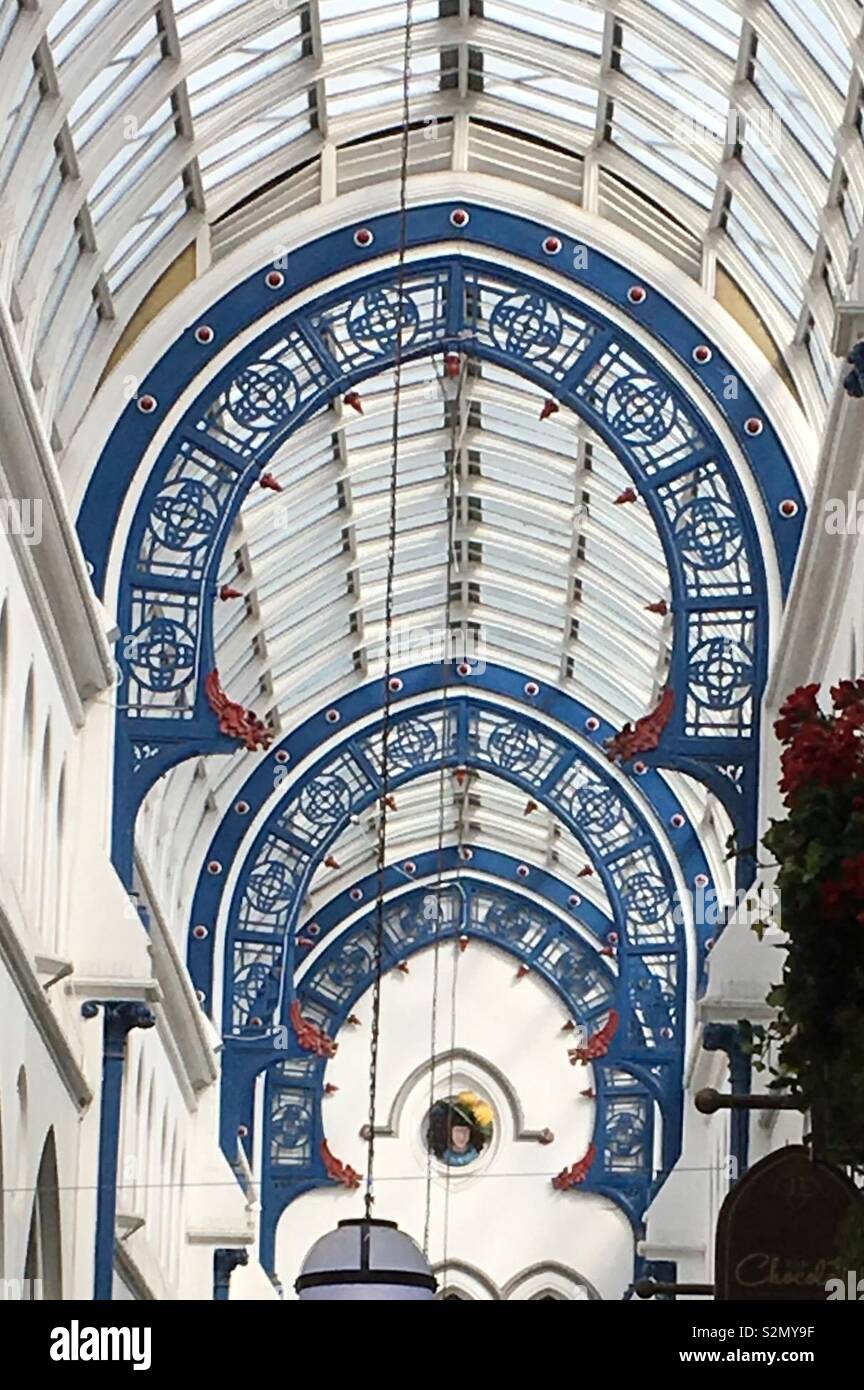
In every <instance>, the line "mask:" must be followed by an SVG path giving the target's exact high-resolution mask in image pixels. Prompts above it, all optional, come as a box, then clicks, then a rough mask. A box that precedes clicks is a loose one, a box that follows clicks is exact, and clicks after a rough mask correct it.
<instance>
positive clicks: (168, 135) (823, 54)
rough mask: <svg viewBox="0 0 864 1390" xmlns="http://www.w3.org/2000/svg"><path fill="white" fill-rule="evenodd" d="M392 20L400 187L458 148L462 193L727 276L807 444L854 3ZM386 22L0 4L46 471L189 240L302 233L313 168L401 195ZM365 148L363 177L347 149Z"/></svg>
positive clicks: (837, 264) (450, 3)
mask: <svg viewBox="0 0 864 1390" xmlns="http://www.w3.org/2000/svg"><path fill="white" fill-rule="evenodd" d="M412 13H413V35H412V78H411V115H412V120H414V121H415V122H416V123H418V132H419V135H418V139H417V140H416V141H414V142H413V146H412V168H416V170H417V172H419V171H420V170H421V168H422V169H424V170H426V169H428V168H431V167H434V168H436V169H438V170H441V171H446V167H447V165H448V163H450V164H452V163H453V161H456V160H460V159H461V160H462V161H463V162H462V164H461V165H460V167H464V158H465V155H464V150H465V136H466V134H467V161H468V168H469V170H471V169H472V168H473V169H478V170H483V171H484V172H496V173H498V174H499V175H500V176H502V177H504V178H507V179H509V180H511V181H513V180H515V181H517V182H518V181H525V182H528V183H532V184H534V185H535V186H542V187H546V188H550V189H551V190H553V191H555V192H556V193H557V194H558V196H561V197H564V198H567V199H570V200H581V201H585V203H586V205H587V206H588V207H589V208H590V209H591V210H592V211H595V212H599V213H600V214H601V215H609V216H612V217H613V220H615V221H616V222H618V223H619V224H622V223H623V224H624V225H626V226H628V227H629V228H630V230H631V231H633V232H634V233H635V234H636V235H638V236H641V237H643V239H645V240H647V241H649V242H650V243H651V245H652V246H653V247H654V248H655V249H656V250H659V251H661V252H665V253H666V254H670V255H673V258H675V255H674V253H673V252H672V249H671V248H672V244H673V243H675V245H676V246H679V245H680V247H681V248H682V249H681V250H680V252H679V255H678V258H677V263H679V264H682V265H683V266H684V267H685V268H686V270H687V273H688V274H691V275H694V276H696V277H697V278H701V279H702V281H703V283H704V284H705V286H706V288H708V290H709V291H713V285H714V276H715V274H716V269H717V267H718V266H721V267H722V268H723V269H724V270H725V271H726V272H727V274H728V275H729V276H731V278H732V279H733V280H734V281H737V282H738V284H739V285H740V286H741V287H742V288H743V290H744V291H745V294H746V295H747V296H748V298H749V299H750V300H751V301H752V304H753V307H754V309H755V311H756V313H757V314H758V316H759V317H760V318H761V320H762V323H763V325H764V328H765V329H767V331H768V333H769V334H770V335H771V337H772V338H773V340H774V342H775V344H776V346H777V348H778V351H779V352H780V353H781V354H782V356H783V358H784V362H785V366H786V369H787V372H788V374H789V376H790V378H791V380H792V381H793V382H794V384H795V387H796V389H797V391H798V394H799V397H800V399H801V402H802V404H803V405H804V408H805V410H806V411H807V412H808V413H809V414H810V415H811V418H813V419H815V420H817V421H819V420H820V419H821V418H822V416H823V415H824V410H825V405H826V394H827V392H828V390H829V388H830V386H831V385H832V384H833V381H834V379H835V378H836V370H835V364H834V363H833V362H832V361H831V359H830V357H829V356H828V352H827V344H828V343H829V342H830V339H831V331H830V321H831V317H832V314H833V309H834V305H835V303H836V302H837V300H838V299H839V298H841V297H843V296H844V295H845V293H846V285H845V269H846V264H847V260H848V256H849V248H850V242H851V240H852V237H853V236H854V234H855V232H856V231H857V226H858V219H859V217H860V212H861V208H862V206H864V158H862V149H861V114H860V109H861V78H860V75H859V71H858V67H857V64H856V62H855V56H856V53H857V52H858V47H857V46H858V43H859V35H860V29H861V23H862V14H861V6H860V4H859V3H858V2H857V0H765V3H762V4H759V5H752V4H749V3H745V0H734V3H723V2H721V0H622V4H621V5H620V6H617V7H616V9H615V11H614V12H613V11H611V10H610V9H609V7H608V6H607V5H606V4H601V3H599V0H598V2H597V3H588V0H586V2H585V3H577V2H576V0H546V3H544V4H543V5H541V6H538V5H537V4H536V3H535V0H416V3H415V4H414V5H413V7H412ZM405 15H406V5H405V3H404V0H403V2H402V3H398V2H396V0H278V3H275V2H274V0H62V3H58V0H27V4H26V5H22V4H21V0H0V44H2V49H0V73H2V76H3V78H4V81H3V85H2V91H3V92H4V94H5V95H4V98H3V100H2V102H0V129H2V130H3V134H4V140H3V151H2V158H0V198H2V199H3V200H5V202H6V204H7V208H8V213H9V218H10V220H11V224H12V225H14V226H17V228H18V231H19V237H20V239H19V242H18V254H17V257H16V264H15V286H14V289H15V296H16V301H17V303H16V317H17V318H18V320H19V321H20V323H21V326H22V331H21V339H22V344H24V345H25V351H27V352H29V353H31V354H32V369H33V373H34V381H35V382H36V383H37V386H38V387H39V389H40V390H41V391H42V398H43V405H44V407H45V408H46V410H47V413H48V414H49V416H51V417H52V418H53V419H55V421H56V422H57V434H58V438H59V440H60V442H61V443H62V440H63V438H64V437H68V434H69V432H70V431H71V429H72V428H74V424H75V423H76V421H77V419H78V418H79V416H80V413H81V411H82V410H83V409H84V407H85V406H86V403H87V399H88V398H89V395H90V393H91V392H92V390H93V388H94V386H95V385H96V383H97V382H98V380H99V377H100V375H101V372H102V369H103V368H104V365H105V363H106V361H107V359H108V356H109V354H110V352H111V350H112V348H113V347H114V345H115V344H116V342H117V340H118V338H119V336H120V334H121V333H122V331H123V328H124V326H125V324H126V323H127V322H128V320H129V318H130V316H131V315H132V313H133V312H134V310H135V309H136V308H137V306H138V305H139V304H140V303H141V301H142V299H143V298H144V296H145V295H146V293H147V291H148V290H149V288H150V287H151V286H152V285H153V283H154V281H155V280H156V278H157V277H158V276H159V275H160V274H161V273H162V272H163V271H164V270H165V269H167V267H168V266H169V265H170V264H171V262H172V261H173V260H174V259H176V257H177V255H178V254H179V253H180V252H181V251H182V250H183V249H184V247H186V246H188V245H189V244H190V243H192V242H193V241H196V239H197V238H199V237H200V235H201V232H202V229H210V236H211V238H212V246H213V249H214V253H216V254H218V251H219V247H220V246H221V245H223V244H224V245H230V244H232V237H233V236H234V235H235V234H234V232H233V228H234V226H235V225H236V226H237V229H238V232H239V228H240V226H241V225H242V228H243V230H244V232H248V231H249V229H250V228H252V229H254V228H255V226H256V218H257V225H266V224H267V219H268V218H270V219H272V217H273V216H274V215H275V216H277V217H278V216H284V215H285V213H286V212H287V211H289V210H290V209H291V208H293V207H294V206H296V205H297V201H296V200H298V199H299V200H300V204H301V205H303V206H306V205H308V203H309V201H310V200H312V201H314V200H315V199H317V198H318V197H320V196H321V195H322V192H323V188H324V182H326V176H325V174H324V172H323V166H322V163H321V154H322V151H323V150H324V149H326V148H328V147H330V148H334V149H335V151H336V188H337V191H341V189H342V188H348V187H351V186H357V175H356V173H355V172H354V171H355V170H357V169H359V167H360V162H362V176H361V181H362V182H363V183H364V184H367V185H368V183H369V182H370V180H375V179H380V180H383V179H389V178H392V177H393V176H394V174H395V172H396V167H397V160H398V141H395V142H394V141H393V140H392V138H389V137H392V133H393V131H394V129H395V128H396V127H398V125H399V124H400V122H401V78H400V73H401V58H402V45H403V26H404V22H405ZM460 112H462V113H464V116H465V119H466V121H467V128H466V129H464V130H463V133H462V136H461V137H460V140H459V141H457V140H456V139H455V136H454V131H453V120H452V118H453V117H454V116H455V115H457V114H458V113H460ZM376 138H377V139H380V140H381V141H383V143H382V144H381V146H380V152H379V154H380V157H378V158H373V157H372V152H371V151H369V152H367V153H364V146H358V144H357V142H358V141H363V142H367V143H368V142H369V141H372V142H373V145H374V141H375V140H376ZM388 138H389V143H388ZM433 147H434V155H433ZM457 147H458V150H459V151H461V153H459V154H457ZM375 148H377V146H376V147H375ZM542 151H545V154H543V153H541V152H542ZM430 160H432V161H433V162H432V163H431V164H430ZM585 168H591V169H593V170H596V171H598V176H597V177H593V178H585V177H583V170H584V169H585ZM13 173H14V175H15V177H14V179H12V175H13ZM622 180H623V184H622V182H621V181H622ZM322 181H323V182H322ZM274 187H276V188H279V189H280V190H281V196H280V197H279V198H277V199H276V200H275V203H274V202H273V200H272V190H273V188H274ZM268 197H269V198H270V201H269V202H268ZM259 198H260V199H263V202H262V203H261V205H260V207H259V206H258V204H257V203H256V199H259ZM238 219H240V221H238ZM684 247H686V253H685V251H684V250H683V248H684ZM58 281H59V283H58ZM61 308H62V312H61ZM82 342H84V343H85V345H86V348H87V350H86V351H80V352H77V353H76V352H75V351H74V349H75V348H76V347H78V346H79V345H80V344H81V343H82ZM76 385H77V386H78V387H79V388H80V389H79V390H76V391H73V387H76Z"/></svg>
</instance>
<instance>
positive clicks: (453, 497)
mask: <svg viewBox="0 0 864 1390" xmlns="http://www.w3.org/2000/svg"><path fill="white" fill-rule="evenodd" d="M462 384H463V379H462V377H461V376H460V379H459V387H458V391H457V395H456V399H455V401H452V402H451V407H452V413H451V420H450V458H449V466H448V469H447V480H446V492H445V496H446V504H445V505H446V508H447V514H446V527H447V566H446V573H445V585H446V587H445V590H444V632H443V634H442V635H443V643H442V654H441V686H442V692H443V693H442V700H441V750H442V754H443V752H444V749H445V748H446V745H447V697H448V695H449V685H448V675H449V672H448V665H449V660H450V652H449V642H450V631H451V614H452V592H453V567H454V563H455V554H456V531H457V526H458V517H457V515H456V507H457V500H458V490H457V486H456V480H457V477H458V466H457V458H458V454H459V432H460V425H461V413H462V409H461V407H462ZM446 793H447V766H446V759H445V758H444V757H443V756H442V759H441V767H440V770H439V773H438V847H437V858H436V882H435V936H434V942H435V945H434V950H433V957H432V1015H431V1023H430V1036H429V1110H430V1112H431V1110H432V1106H433V1105H434V1104H435V1056H436V1053H437V1049H438V985H439V974H440V946H441V929H442V927H443V925H444V915H443V879H444V824H445V804H444V803H445V800H446ZM459 838H460V845H461V837H459ZM457 848H458V847H457ZM454 969H455V967H454ZM431 1219H432V1150H431V1148H430V1146H429V1145H428V1144H427V1145H426V1210H425V1217H424V1222H423V1253H424V1254H425V1255H427V1256H428V1254H429V1228H430V1225H431Z"/></svg>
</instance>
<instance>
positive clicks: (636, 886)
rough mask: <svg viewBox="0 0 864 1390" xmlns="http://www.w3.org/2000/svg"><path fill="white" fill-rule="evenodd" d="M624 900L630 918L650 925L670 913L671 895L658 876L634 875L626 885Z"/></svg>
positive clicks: (647, 874) (649, 874) (623, 894)
mask: <svg viewBox="0 0 864 1390" xmlns="http://www.w3.org/2000/svg"><path fill="white" fill-rule="evenodd" d="M621 896H622V900H623V902H624V905H625V907H626V909H627V915H628V917H634V918H635V919H636V921H637V922H642V923H643V924H644V925H646V926H647V925H648V924H649V923H651V922H657V921H659V919H660V918H661V917H663V916H665V914H666V913H667V912H668V911H669V893H668V891H667V889H666V885H665V883H664V882H663V880H662V878H659V877H658V875H657V874H651V873H647V872H642V873H638V874H633V876H632V878H629V879H628V880H627V883H626V887H625V889H624V892H623V893H622V895H621Z"/></svg>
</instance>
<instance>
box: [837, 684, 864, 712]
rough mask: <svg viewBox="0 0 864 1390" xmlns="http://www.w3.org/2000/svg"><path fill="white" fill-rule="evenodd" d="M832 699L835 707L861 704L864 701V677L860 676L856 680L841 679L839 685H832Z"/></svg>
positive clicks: (847, 707) (844, 707) (842, 707)
mask: <svg viewBox="0 0 864 1390" xmlns="http://www.w3.org/2000/svg"><path fill="white" fill-rule="evenodd" d="M831 700H832V702H833V705H834V708H835V709H841V710H844V709H849V707H850V706H851V705H860V704H861V703H862V701H864V678H862V677H861V676H859V677H858V679H857V680H856V681H841V682H840V684H839V685H832V687H831Z"/></svg>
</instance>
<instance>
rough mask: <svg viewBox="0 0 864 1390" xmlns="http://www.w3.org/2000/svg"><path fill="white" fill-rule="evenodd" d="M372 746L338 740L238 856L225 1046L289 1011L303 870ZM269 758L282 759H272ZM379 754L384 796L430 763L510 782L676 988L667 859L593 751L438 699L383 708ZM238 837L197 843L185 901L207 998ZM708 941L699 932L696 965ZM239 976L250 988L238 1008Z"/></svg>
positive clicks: (374, 739)
mask: <svg viewBox="0 0 864 1390" xmlns="http://www.w3.org/2000/svg"><path fill="white" fill-rule="evenodd" d="M380 739H381V723H380V720H379V721H376V722H375V723H373V724H372V725H366V726H364V727H362V728H359V729H355V730H354V731H353V732H352V731H346V732H345V734H344V736H343V738H342V740H341V741H340V742H339V743H337V744H336V746H335V747H333V748H331V749H330V750H329V751H328V752H327V753H326V754H324V755H323V756H322V757H321V758H319V759H318V761H317V762H315V763H313V764H312V765H311V766H309V767H308V768H307V769H306V771H305V772H304V773H303V775H302V776H301V777H299V778H298V779H297V781H296V782H294V783H293V784H292V785H291V786H290V789H289V790H288V791H287V793H286V795H285V797H284V798H283V799H282V800H281V801H280V802H279V803H277V804H276V806H275V807H274V808H273V809H272V810H271V811H270V813H269V815H268V817H267V820H266V821H265V823H264V825H263V826H262V827H261V829H260V830H259V832H258V834H257V835H256V837H255V840H254V842H253V844H252V846H251V848H250V849H249V851H248V852H247V854H246V857H245V860H244V864H243V867H242V869H241V871H240V874H239V878H238V880H237V882H236V884H235V887H234V895H233V899H232V904H231V909H230V914H229V923H228V932H227V937H226V942H227V944H226V950H227V952H228V956H229V959H228V960H226V971H225V977H226V979H231V980H233V981H234V982H235V993H234V995H233V997H232V994H231V991H230V990H226V992H225V995H224V999H223V1032H224V1035H225V1036H226V1037H233V1038H236V1039H240V1040H242V1039H244V1038H249V1037H250V1032H249V1028H248V1026H247V1020H248V1018H250V1017H251V1018H255V1019H258V1020H260V1023H259V1024H257V1025H256V1027H255V1029H254V1030H253V1033H254V1034H256V1035H257V1034H261V1033H263V1032H266V1031H267V1029H268V1028H270V1027H272V1026H273V1021H274V1018H276V1015H277V1008H278V1006H279V1004H280V1002H281V1005H282V1016H283V1019H284V1014H285V1009H286V1007H287V1005H289V1004H290V1001H291V990H290V986H289V985H288V982H289V981H290V980H291V978H292V976H293V952H294V943H293V932H294V931H295V928H296V927H297V924H298V913H299V908H300V904H301V903H302V901H303V897H304V896H305V893H306V891H307V890H308V887H309V884H310V882H311V879H312V876H313V875H314V873H315V871H316V869H317V867H318V866H319V865H320V864H321V863H322V861H323V859H324V858H325V856H326V855H327V854H328V853H329V852H330V851H331V849H332V848H333V846H334V845H335V844H336V842H337V840H338V838H339V836H340V835H341V834H342V832H343V831H344V830H345V829H346V828H347V826H348V825H349V824H350V821H351V818H352V817H353V816H356V815H358V814H359V812H360V811H362V810H363V809H364V808H365V807H367V806H369V805H371V804H372V803H373V802H374V801H375V800H376V799H377V798H379V797H380V795H381V792H382V783H381V775H380ZM279 751H283V750H277V753H276V755H275V757H278V756H279ZM285 751H287V750H285ZM388 756H389V774H390V775H389V786H390V787H391V788H392V789H394V790H395V789H398V787H399V786H400V785H402V784H403V783H405V782H408V781H411V780H413V779H415V778H417V777H419V776H423V775H427V774H429V773H432V772H435V771H437V770H438V769H440V768H441V767H442V766H451V767H455V766H460V765H464V766H466V767H472V766H473V767H478V768H482V769H484V770H485V771H486V772H487V773H490V774H492V775H495V776H498V777H500V778H502V779H504V780H506V781H510V782H512V783H514V784H515V785H517V786H519V787H520V788H522V789H523V790H524V791H525V792H526V793H528V794H529V795H531V796H533V797H535V798H536V799H537V801H538V802H540V803H541V804H544V805H546V806H547V807H548V808H549V809H550V810H551V811H552V812H553V814H555V815H556V816H557V817H558V818H559V819H560V820H561V821H562V823H563V824H565V825H566V826H567V828H568V829H569V830H570V831H571V833H572V834H573V835H574V836H575V837H576V839H577V840H579V841H580V843H581V844H582V845H583V847H584V848H585V850H586V851H587V853H588V854H589V856H590V858H591V859H592V862H593V864H594V866H595V869H596V872H597V873H598V875H599V877H600V879H601V880H602V882H603V885H604V888H605V889H606V892H607V894H608V897H609V901H610V903H611V904H612V906H613V910H614V913H615V918H616V927H617V929H618V930H619V931H620V932H621V935H622V943H623V944H622V951H624V952H630V951H633V952H636V953H639V954H644V953H646V952H648V953H651V954H653V953H657V956H658V962H659V959H660V958H663V959H664V960H667V959H668V961H669V963H670V966H671V962H672V961H673V959H674V962H675V965H674V971H673V973H674V975H675V979H676V982H677V983H676V988H677V989H678V990H679V991H681V990H683V988H684V984H685V977H686V969H685V966H686V954H687V953H686V943H685V939H684V933H683V930H682V926H681V922H682V918H681V913H680V905H679V911H678V914H677V915H678V920H677V921H676V907H675V894H676V884H675V879H674V875H673V873H672V870H671V867H670V863H669V858H668V855H667V853H666V851H665V850H664V848H663V847H662V846H660V845H659V843H658V842H657V838H656V835H655V834H654V832H653V830H652V828H651V826H650V824H649V822H648V821H647V819H646V817H645V815H644V813H643V811H642V810H641V809H640V807H639V805H638V804H637V801H636V799H635V798H634V797H633V795H632V794H631V792H630V790H629V788H627V786H626V785H625V784H623V783H621V782H619V781H618V780H617V779H616V778H615V777H613V775H612V774H611V772H610V770H609V767H608V764H606V763H605V762H604V761H603V760H602V759H600V758H598V756H597V754H596V753H595V754H594V755H593V756H592V753H591V752H590V748H589V747H588V746H585V745H580V744H577V743H576V742H575V741H574V740H573V739H572V738H567V737H566V736H565V735H563V734H561V733H558V732H557V731H556V730H553V729H552V728H551V727H550V726H549V725H546V724H544V723H542V722H540V721H539V720H538V719H536V718H535V717H532V716H531V715H528V714H526V713H525V712H524V711H523V710H520V709H512V708H508V707H506V706H502V705H497V704H493V703H491V702H489V701H487V700H482V699H480V698H478V697H477V696H471V697H469V696H467V695H465V694H460V695H458V696H457V695H455V694H453V695H450V696H449V698H448V699H447V700H446V701H442V700H440V699H439V700H436V701H435V702H434V703H430V704H425V705H421V706H412V707H411V708H409V709H405V710H398V711H396V712H392V713H391V717H390V735H389V755H388ZM289 757H290V754H289ZM269 771H270V777H271V782H270V785H269V786H268V785H267V782H266V780H265V777H266V770H265V769H264V768H263V767H262V768H259V769H258V770H257V771H256V773H254V774H253V776H252V778H250V779H249V782H248V783H247V785H246V787H245V788H244V792H243V798H242V804H243V805H244V806H249V807H251V806H253V805H260V804H261V802H262V800H263V799H264V798H262V796H261V794H260V792H261V789H262V788H266V793H267V794H271V793H272V776H273V767H272V765H271V766H270V769H269ZM655 779H656V784H657V785H656V786H654V787H652V786H651V785H650V784H649V786H648V788H646V791H647V794H648V795H650V792H651V791H652V790H654V791H655V793H656V794H658V795H659V796H660V797H661V805H662V804H665V806H667V807H668V806H670V805H672V806H677V802H676V800H675V798H674V797H673V796H672V794H671V793H670V792H669V789H668V787H667V786H666V784H665V783H664V782H663V781H662V779H661V778H660V777H659V776H657V775H656V774H654V777H653V778H652V779H651V780H652V782H653V781H654V780H655ZM640 780H642V779H640ZM645 780H647V776H646V779H645ZM256 784H257V785H256ZM256 791H257V792H258V795H257V798H256ZM253 798H255V799H253ZM680 814H681V813H680V812H679V811H675V810H672V811H671V812H669V815H668V818H667V824H668V825H669V838H670V844H671V845H672V846H673V849H672V851H671V852H672V854H673V855H675V857H676V858H677V857H678V856H677V854H676V850H680V852H681V861H679V863H680V869H681V874H682V879H683V881H684V882H685V883H688V884H697V883H699V884H701V885H702V886H703V887H708V886H710V884H711V874H710V868H709V865H708V862H707V860H706V859H705V856H704V853H703V851H702V849H701V846H700V845H699V842H698V839H697V838H696V836H695V834H694V832H693V828H692V826H691V825H690V824H689V822H687V821H686V820H685V821H684V824H682V825H674V826H673V824H672V819H673V817H675V816H680ZM241 838H242V829H241V827H240V826H238V824H237V817H236V815H235V816H234V818H233V820H232V819H231V818H229V820H228V824H227V825H226V824H225V823H223V825H222V826H221V827H220V830H219V832H218V833H217V835H216V837H214V840H213V841H212V842H211V849H210V854H209V856H208V864H207V868H206V869H205V870H204V871H203V873H202V875H201V878H200V879H199V884H198V889H197V891H196V895H195V899H194V904H193V922H194V923H196V924H201V925H204V926H207V927H208V934H207V935H206V936H204V937H201V938H200V939H199V938H198V937H196V935H195V933H194V932H193V933H192V934H191V935H190V938H189V946H188V962H189V968H190V971H191V974H192V978H193V981H194V983H195V985H196V987H197V988H198V989H199V991H201V993H202V995H203V996H204V997H205V998H206V999H207V1000H208V1002H209V1000H210V996H211V993H212V987H213V950H214V941H213V936H212V933H211V932H210V931H209V928H211V927H213V926H215V925H216V924H217V923H218V921H219V917H220V910H221V909H220V901H221V897H222V886H223V884H224V882H225V877H226V875H225V868H226V865H227V864H229V863H231V862H233V861H234V858H235V857H236V853H237V849H238V846H239V843H240V840H241ZM682 861H683V862H682ZM709 934H710V932H709V931H707V930H703V931H702V933H701V941H700V952H699V957H700V958H699V962H698V964H699V966H700V967H701V965H702V963H703V962H704V954H703V953H704V946H705V941H706V939H707V937H708V936H709ZM253 975H254V978H255V980H257V981H258V982H259V988H258V990H257V992H256V993H255V997H254V1000H251V999H250V997H249V990H250V988H251V987H252V986H251V984H250V979H251V977H252V976H253ZM238 982H239V983H238ZM286 986H287V988H286ZM238 989H239V994H238V993H237V990H238ZM681 998H683V995H681ZM276 1021H277V1022H278V1021H279V1020H278V1018H276Z"/></svg>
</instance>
